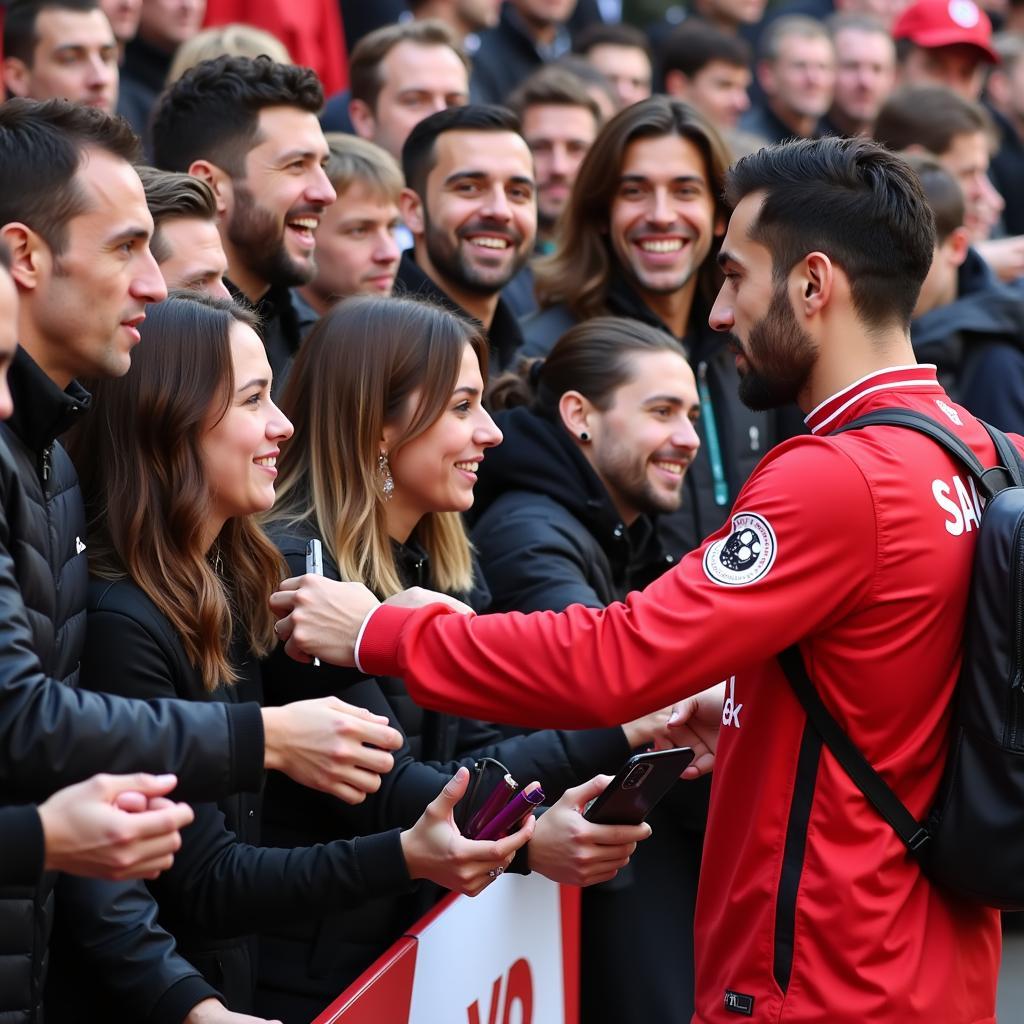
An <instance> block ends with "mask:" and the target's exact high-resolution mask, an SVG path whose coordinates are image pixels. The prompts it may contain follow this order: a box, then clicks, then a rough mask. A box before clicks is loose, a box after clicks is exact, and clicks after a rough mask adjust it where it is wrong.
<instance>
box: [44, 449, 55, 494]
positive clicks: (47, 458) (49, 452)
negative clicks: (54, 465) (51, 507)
mask: <svg viewBox="0 0 1024 1024" xmlns="http://www.w3.org/2000/svg"><path fill="white" fill-rule="evenodd" d="M52 458H53V445H52V444H50V445H47V446H46V447H45V448H44V449H43V483H44V484H46V483H49V481H50V465H51V459H52Z"/></svg>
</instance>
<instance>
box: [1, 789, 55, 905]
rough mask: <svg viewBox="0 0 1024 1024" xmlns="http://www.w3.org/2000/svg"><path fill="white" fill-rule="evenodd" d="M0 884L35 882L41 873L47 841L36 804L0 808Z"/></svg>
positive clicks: (33, 883)
mask: <svg viewBox="0 0 1024 1024" xmlns="http://www.w3.org/2000/svg"><path fill="white" fill-rule="evenodd" d="M0 836H3V837H4V839H3V842H2V843H0V885H36V884H37V883H38V882H39V879H40V878H41V877H42V874H43V864H44V859H45V857H46V844H45V841H44V836H43V822H42V820H41V819H40V817H39V811H38V809H37V808H36V806H35V804H22V805H21V806H19V807H0Z"/></svg>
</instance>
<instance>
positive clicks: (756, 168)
mask: <svg viewBox="0 0 1024 1024" xmlns="http://www.w3.org/2000/svg"><path fill="white" fill-rule="evenodd" d="M753 193H764V200H763V203H762V205H761V208H760V211H759V213H758V215H757V219H756V220H755V221H754V222H753V223H752V224H751V226H750V230H749V237H750V238H751V239H753V240H754V241H756V242H759V243H760V244H761V245H764V246H766V247H767V248H768V249H769V250H770V251H771V253H772V265H773V273H774V276H775V279H776V281H783V280H785V278H786V276H787V275H788V274H789V272H790V270H791V269H792V268H793V267H794V266H795V265H796V264H797V263H798V262H799V261H800V260H802V259H803V258H804V257H805V256H806V255H807V254H808V253H811V252H815V251H818V252H823V253H825V255H827V256H828V257H829V259H830V260H832V262H833V263H835V264H836V265H837V266H839V267H841V268H842V269H843V271H844V272H845V274H846V277H847V279H848V280H849V282H850V292H851V295H852V298H853V305H854V308H855V309H856V311H857V313H858V315H859V316H860V318H861V320H862V321H863V322H864V324H865V325H866V326H867V327H868V328H869V329H870V328H881V327H888V326H891V325H892V324H894V323H895V324H899V325H900V326H902V327H907V326H909V324H910V315H911V312H912V311H913V309H914V305H915V303H916V302H917V296H918V293H919V292H920V290H921V284H922V282H923V281H924V279H925V276H926V275H927V273H928V268H929V266H930V265H931V261H932V254H933V252H934V249H935V224H934V220H933V217H932V214H931V210H930V209H929V207H928V200H927V199H926V198H925V196H924V193H923V192H922V191H921V183H920V182H919V181H918V179H917V176H916V175H915V174H914V172H913V171H912V170H911V169H910V167H909V166H908V164H907V162H906V161H905V160H903V159H901V158H900V157H898V156H896V155H895V154H893V153H890V152H889V150H887V149H884V148H883V147H882V146H880V145H878V144H877V143H876V142H872V141H870V140H868V139H862V138H854V139H842V138H836V137H828V138H823V139H801V140H799V141H797V142H788V143H783V144H782V145H777V146H767V147H765V148H764V149H761V150H758V152H756V153H753V154H751V155H750V156H746V157H743V159H741V160H740V161H738V162H737V163H736V164H735V165H734V166H733V167H732V168H731V169H730V170H729V172H728V173H727V175H726V183H725V195H726V201H727V202H728V204H729V205H730V206H733V207H735V206H736V204H737V203H739V202H740V200H741V199H743V198H744V196H748V195H751V194H753Z"/></svg>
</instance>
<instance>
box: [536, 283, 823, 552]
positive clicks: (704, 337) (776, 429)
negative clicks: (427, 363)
mask: <svg viewBox="0 0 1024 1024" xmlns="http://www.w3.org/2000/svg"><path fill="white" fill-rule="evenodd" d="M606 306H607V309H606V310H605V312H606V313H607V314H608V315H609V316H623V317H629V318H630V319H632V320H640V321H641V322H642V323H646V324H649V325H650V326H652V327H657V328H658V329H659V330H662V331H665V332H666V333H671V332H670V331H669V330H668V328H667V327H666V326H665V324H664V323H662V321H661V320H660V319H659V318H658V317H657V316H656V315H655V314H654V313H653V312H652V311H651V310H650V309H649V308H648V307H647V306H646V305H645V304H644V302H643V301H642V300H641V299H640V297H639V296H638V295H637V294H636V292H635V291H634V290H633V289H632V288H630V287H629V285H628V284H627V283H626V282H625V280H624V279H623V278H622V277H621V275H619V274H616V275H613V277H612V281H611V284H610V286H609V289H608V295H607V299H606ZM576 322H577V320H576V318H575V316H573V314H572V313H571V312H570V311H569V309H568V308H567V307H566V306H564V305H558V306H550V307H548V308H547V309H544V310H541V311H540V312H539V313H537V314H535V315H534V316H532V317H528V318H527V319H526V320H524V321H523V325H522V327H523V337H524V339H525V341H524V343H523V348H522V354H523V355H524V356H531V357H534V356H541V357H543V356H546V355H547V354H548V353H549V352H550V351H551V349H552V348H553V347H554V345H555V342H556V341H558V339H559V338H560V337H561V336H562V335H563V334H564V333H565V332H566V331H567V330H568V329H569V328H570V327H572V326H574V325H575V324H576ZM681 341H682V344H683V347H684V348H685V349H686V354H687V358H688V360H689V362H690V366H691V368H692V369H693V373H694V376H695V377H696V378H697V388H698V391H699V393H700V402H701V417H700V419H699V420H698V421H697V434H698V435H699V437H700V444H701V447H700V452H699V453H698V455H697V458H696V459H694V461H693V464H692V465H691V466H690V469H689V471H688V472H687V474H686V481H685V484H684V487H685V494H686V497H685V500H684V501H683V505H682V507H681V508H680V509H679V511H678V512H673V513H672V514H670V515H664V516H659V517H658V534H659V536H660V537H661V541H662V544H663V545H664V547H665V550H666V552H668V554H669V555H671V556H672V558H674V559H679V558H681V557H682V556H683V555H685V554H686V552H687V551H692V550H693V549H694V548H695V547H698V546H699V544H700V542H701V541H702V540H703V539H704V538H705V537H707V536H708V535H709V534H711V533H713V532H714V531H715V530H717V529H718V528H719V527H720V526H721V525H722V524H723V523H724V522H725V519H726V516H728V514H729V509H730V507H731V506H732V502H733V500H734V499H735V497H736V495H737V494H739V491H740V488H741V487H742V486H743V484H744V483H745V482H746V480H747V477H749V476H750V474H751V473H752V472H753V471H754V467H755V466H756V465H757V464H758V462H760V461H761V458H762V456H763V455H764V454H765V452H767V451H768V450H769V449H770V448H771V447H773V446H774V445H776V444H778V443H779V441H782V440H785V438H787V437H791V436H793V435H794V434H796V433H801V432H803V425H802V423H801V420H800V417H799V415H798V413H797V411H796V407H795V406H794V407H792V409H788V410H774V411H772V412H754V411H752V410H751V409H748V408H747V407H746V406H745V405H744V404H743V403H742V402H741V401H740V400H739V395H738V382H739V378H738V375H737V373H736V363H735V359H734V357H733V355H732V353H731V352H730V351H729V346H728V343H727V340H726V338H725V336H723V335H721V334H717V333H716V332H715V331H712V330H711V328H710V327H708V326H707V316H706V311H703V310H699V309H695V310H694V312H693V315H692V316H691V318H690V333H689V334H687V336H686V337H685V338H682V339H681ZM712 439H714V441H715V442H716V443H712Z"/></svg>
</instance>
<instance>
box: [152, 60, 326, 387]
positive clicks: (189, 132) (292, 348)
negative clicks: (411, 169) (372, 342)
mask: <svg viewBox="0 0 1024 1024" xmlns="http://www.w3.org/2000/svg"><path fill="white" fill-rule="evenodd" d="M322 105H323V90H322V89H321V87H320V82H319V80H318V79H317V77H316V75H315V74H314V73H313V72H312V71H310V70H309V69H308V68H299V67H294V66H292V65H288V64H277V63H275V62H274V61H272V60H271V59H270V58H269V57H256V58H255V59H250V58H247V57H218V58H217V59H216V60H211V61H204V62H203V63H202V64H199V65H197V66H196V67H194V68H192V69H191V70H190V71H187V72H186V73H185V74H184V75H182V77H181V78H179V79H178V81H177V82H175V83H174V85H172V86H171V87H170V88H169V89H168V90H167V92H166V93H164V95H163V96H162V97H161V99H160V102H159V104H158V106H157V109H156V111H155V112H154V119H153V140H154V156H155V160H156V164H157V166H159V167H161V168H163V169H164V170H169V171H185V172H187V173H189V174H192V175H194V176H195V177H197V178H201V179H202V180H204V181H205V182H206V183H207V184H208V185H209V186H210V187H211V188H212V189H213V193H214V195H215V196H216V198H217V209H218V213H219V217H220V222H219V227H220V233H221V240H222V242H223V244H224V252H225V254H226V255H227V258H228V277H229V282H228V287H229V289H230V290H231V292H232V293H233V294H235V295H242V296H244V297H245V298H246V299H247V300H248V301H249V302H250V303H251V304H252V305H254V306H255V308H256V311H257V313H258V314H259V316H260V320H261V323H262V332H263V342H264V344H265V345H266V347H267V355H268V357H269V359H270V365H271V367H272V369H273V371H274V386H275V388H280V387H281V385H282V383H283V380H284V378H285V376H286V375H287V371H288V367H289V366H290V364H291V360H292V357H293V356H294V354H295V352H296V350H297V349H298V347H299V343H300V341H301V340H302V335H303V333H304V329H305V327H307V326H308V322H303V320H302V319H301V318H300V316H299V314H298V312H297V311H296V308H295V306H294V304H293V301H292V296H291V291H290V289H291V288H292V287H293V286H295V285H301V284H306V283H307V282H309V281H310V280H312V278H313V276H314V274H315V273H316V261H315V259H314V249H315V244H316V230H317V228H318V226H319V224H320V221H321V218H322V217H323V213H324V210H325V209H326V207H327V206H329V205H330V204H331V203H333V202H334V200H335V198H336V194H335V191H334V187H333V186H332V185H331V182H330V180H329V179H328V177H327V174H326V172H325V170H324V166H325V165H326V163H327V158H328V150H327V141H326V139H325V138H324V134H323V131H322V130H321V128H320V122H319V121H318V120H317V113H318V111H319V110H320V107H321V106H322Z"/></svg>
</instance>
